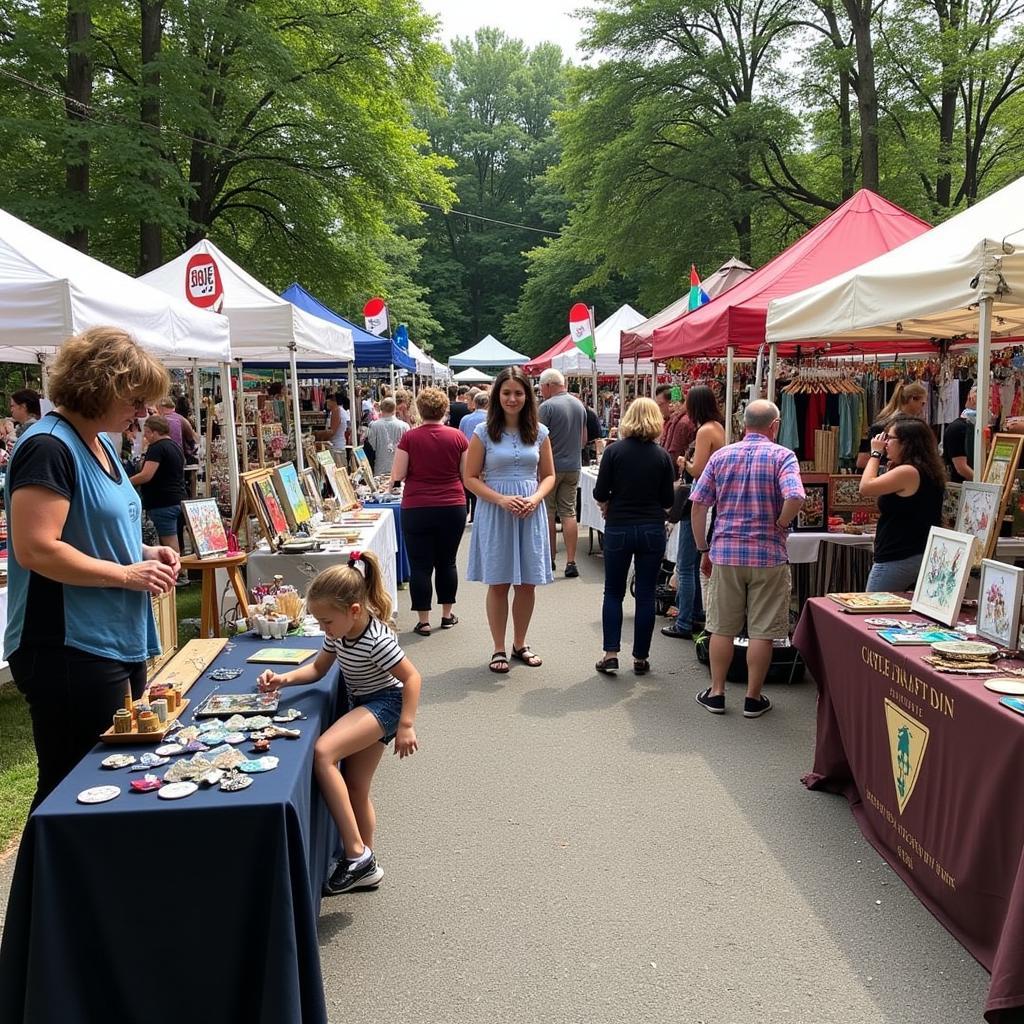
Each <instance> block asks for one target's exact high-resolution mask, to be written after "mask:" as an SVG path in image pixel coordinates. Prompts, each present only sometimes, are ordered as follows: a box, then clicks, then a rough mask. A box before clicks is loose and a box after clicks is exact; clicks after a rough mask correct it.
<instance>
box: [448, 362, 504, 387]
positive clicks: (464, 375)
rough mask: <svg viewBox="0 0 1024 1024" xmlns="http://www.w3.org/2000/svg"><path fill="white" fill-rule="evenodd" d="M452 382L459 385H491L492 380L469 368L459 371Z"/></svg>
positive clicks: (475, 369)
mask: <svg viewBox="0 0 1024 1024" xmlns="http://www.w3.org/2000/svg"><path fill="white" fill-rule="evenodd" d="M452 380H456V381H458V382H459V383H460V384H493V383H494V378H493V377H488V376H487V374H486V373H482V372H481V371H480V370H478V369H477V368H476V367H475V366H470V367H469V368H468V369H466V370H460V371H459V372H458V373H457V374H455V376H454V377H453V378H452Z"/></svg>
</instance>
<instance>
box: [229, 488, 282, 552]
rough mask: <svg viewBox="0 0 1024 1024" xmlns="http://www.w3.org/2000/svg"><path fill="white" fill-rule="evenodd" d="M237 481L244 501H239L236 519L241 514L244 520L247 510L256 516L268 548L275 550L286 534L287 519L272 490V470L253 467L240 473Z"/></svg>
mask: <svg viewBox="0 0 1024 1024" xmlns="http://www.w3.org/2000/svg"><path fill="white" fill-rule="evenodd" d="M238 482H239V486H240V487H242V489H243V493H244V494H245V503H244V504H243V503H242V502H239V508H238V512H237V513H236V515H235V518H236V520H237V519H238V518H239V515H241V516H242V519H243V521H245V515H246V510H248V514H249V515H252V516H255V517H256V521H257V523H259V527H260V532H261V533H262V534H263V536H264V538H265V539H266V541H267V543H268V544H269V545H270V550H271V551H276V550H277V546H278V544H279V543H280V542H281V540H282V539H283V538H286V537H287V536H288V520H287V518H286V517H285V514H284V509H283V508H282V507H281V502H280V500H279V499H278V497H277V493H276V492H275V491H274V482H273V471H272V470H269V469H253V470H250V471H249V472H248V473H240V474H239V476H238Z"/></svg>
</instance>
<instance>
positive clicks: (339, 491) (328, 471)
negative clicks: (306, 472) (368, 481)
mask: <svg viewBox="0 0 1024 1024" xmlns="http://www.w3.org/2000/svg"><path fill="white" fill-rule="evenodd" d="M316 464H317V468H318V469H319V470H320V476H321V479H323V480H326V481H327V486H328V487H330V489H331V493H332V494H333V495H334V500H335V501H336V502H337V503H338V507H339V508H341V509H348V508H356V507H357V506H358V504H359V502H358V501H357V500H356V492H355V490H354V489H353V488H352V481H351V480H350V479H349V476H348V473H346V472H345V470H344V469H342V468H341V467H340V466H337V465H335V462H334V456H333V455H332V454H331V453H330V452H329V451H322V452H317V453H316Z"/></svg>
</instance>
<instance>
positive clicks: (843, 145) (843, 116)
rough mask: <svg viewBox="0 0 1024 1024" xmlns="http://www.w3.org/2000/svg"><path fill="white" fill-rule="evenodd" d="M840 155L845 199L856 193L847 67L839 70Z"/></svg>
mask: <svg viewBox="0 0 1024 1024" xmlns="http://www.w3.org/2000/svg"><path fill="white" fill-rule="evenodd" d="M839 155H840V160H841V161H842V174H843V200H844V202H845V201H846V200H847V199H849V198H850V196H852V195H853V193H854V188H855V182H854V180H853V127H852V125H851V116H850V75H849V73H848V72H847V71H846V69H845V68H844V69H842V70H841V71H840V72H839Z"/></svg>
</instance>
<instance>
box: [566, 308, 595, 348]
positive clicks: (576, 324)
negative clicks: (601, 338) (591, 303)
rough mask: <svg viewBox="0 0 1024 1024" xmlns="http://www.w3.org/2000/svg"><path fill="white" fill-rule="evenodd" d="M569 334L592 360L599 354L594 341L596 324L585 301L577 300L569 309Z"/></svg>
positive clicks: (574, 342)
mask: <svg viewBox="0 0 1024 1024" xmlns="http://www.w3.org/2000/svg"><path fill="white" fill-rule="evenodd" d="M569 334H570V336H571V337H572V342H573V344H574V345H575V346H576V347H577V348H578V349H579V350H580V351H581V352H582V353H583V354H584V355H585V356H586V357H587V358H588V359H590V360H593V359H594V357H595V355H596V354H597V346H596V344H595V343H594V325H593V322H592V321H591V319H590V310H589V309H588V308H587V306H586V304H585V303H583V302H577V303H576V305H575V306H573V307H572V309H570V310H569Z"/></svg>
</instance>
